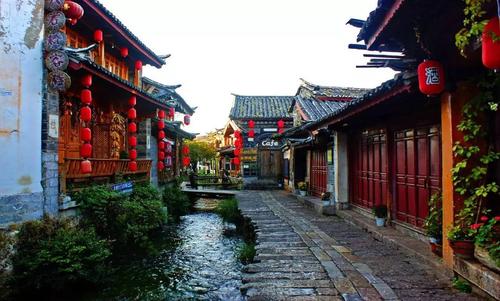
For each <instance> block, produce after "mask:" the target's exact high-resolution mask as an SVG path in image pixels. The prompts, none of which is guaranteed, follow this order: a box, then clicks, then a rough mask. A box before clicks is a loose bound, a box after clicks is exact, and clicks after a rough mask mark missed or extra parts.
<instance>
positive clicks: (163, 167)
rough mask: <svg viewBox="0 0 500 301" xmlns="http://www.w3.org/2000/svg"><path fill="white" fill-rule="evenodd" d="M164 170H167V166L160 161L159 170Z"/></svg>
mask: <svg viewBox="0 0 500 301" xmlns="http://www.w3.org/2000/svg"><path fill="white" fill-rule="evenodd" d="M164 169H165V164H164V163H163V161H158V170H159V171H162V170H164Z"/></svg>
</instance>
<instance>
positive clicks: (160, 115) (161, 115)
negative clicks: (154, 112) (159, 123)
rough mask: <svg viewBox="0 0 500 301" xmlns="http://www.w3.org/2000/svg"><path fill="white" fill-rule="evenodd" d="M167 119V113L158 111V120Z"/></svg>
mask: <svg viewBox="0 0 500 301" xmlns="http://www.w3.org/2000/svg"><path fill="white" fill-rule="evenodd" d="M164 118H165V111H163V110H159V111H158V119H164Z"/></svg>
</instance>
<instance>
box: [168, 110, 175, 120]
mask: <svg viewBox="0 0 500 301" xmlns="http://www.w3.org/2000/svg"><path fill="white" fill-rule="evenodd" d="M168 117H170V118H174V117H175V108H168Z"/></svg>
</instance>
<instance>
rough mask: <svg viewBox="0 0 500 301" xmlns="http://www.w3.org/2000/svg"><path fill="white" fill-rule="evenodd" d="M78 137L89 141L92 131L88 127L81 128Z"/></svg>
mask: <svg viewBox="0 0 500 301" xmlns="http://www.w3.org/2000/svg"><path fill="white" fill-rule="evenodd" d="M80 139H81V140H83V141H85V142H90V140H92V131H91V130H90V129H89V128H81V129H80Z"/></svg>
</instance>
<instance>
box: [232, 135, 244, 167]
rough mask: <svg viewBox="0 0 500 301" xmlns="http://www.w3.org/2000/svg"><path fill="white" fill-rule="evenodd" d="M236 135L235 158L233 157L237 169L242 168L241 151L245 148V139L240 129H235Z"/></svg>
mask: <svg viewBox="0 0 500 301" xmlns="http://www.w3.org/2000/svg"><path fill="white" fill-rule="evenodd" d="M234 137H235V138H236V140H235V141H234V147H235V148H234V151H233V154H234V158H233V159H232V161H233V164H234V165H235V166H236V169H237V170H240V164H241V159H240V156H241V153H242V148H243V140H242V135H241V132H240V131H235V132H234Z"/></svg>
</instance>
